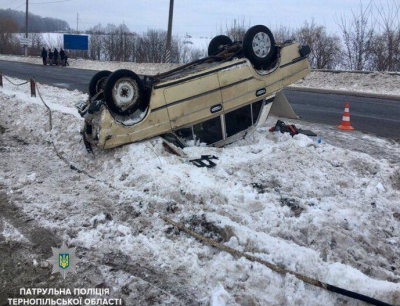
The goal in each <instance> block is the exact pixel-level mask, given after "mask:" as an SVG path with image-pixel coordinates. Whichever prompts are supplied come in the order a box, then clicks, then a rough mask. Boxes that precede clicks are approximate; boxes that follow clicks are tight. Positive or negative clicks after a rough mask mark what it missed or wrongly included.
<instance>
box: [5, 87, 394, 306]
mask: <svg viewBox="0 0 400 306" xmlns="http://www.w3.org/2000/svg"><path fill="white" fill-rule="evenodd" d="M14 81H15V82H18V80H14ZM39 86H40V88H42V93H43V94H44V99H45V101H46V102H47V103H48V104H49V105H50V107H51V108H52V109H53V110H54V113H53V124H54V129H53V132H52V133H50V132H49V131H48V129H49V125H48V117H47V113H46V108H45V107H44V106H43V105H42V104H41V103H40V100H39V99H38V98H31V97H30V96H29V88H28V86H23V87H14V86H12V85H11V84H9V83H8V82H7V81H6V80H5V86H4V88H0V109H1V112H0V137H1V143H0V155H1V159H0V204H1V206H2V210H1V211H2V214H1V215H0V217H1V219H0V220H1V221H0V222H1V223H0V258H2V254H3V258H2V260H3V261H4V262H6V264H5V266H7V265H8V266H11V267H12V270H11V271H12V272H13V273H11V272H10V271H9V270H7V269H6V271H8V272H10V276H9V277H7V275H8V274H7V273H3V277H0V303H2V302H3V301H2V299H5V298H6V297H8V296H10V295H13V294H15V292H16V290H17V287H18V286H19V287H22V286H25V287H33V285H32V284H34V287H58V286H62V285H65V283H66V281H63V280H62V278H61V277H60V275H59V274H57V275H54V276H52V277H50V272H51V269H50V267H48V266H47V265H46V263H45V262H44V260H45V259H47V258H48V257H49V256H47V255H48V254H47V253H46V250H43V251H40V250H38V249H37V248H36V247H35V246H36V245H40V246H42V249H47V252H48V251H49V248H50V246H55V245H54V243H56V241H57V242H59V241H65V242H66V243H67V244H68V245H69V246H76V247H77V254H78V256H79V257H80V258H81V260H82V263H81V264H79V265H78V267H79V275H72V276H71V275H68V278H67V281H68V282H67V284H68V285H70V286H72V287H94V286H100V287H107V288H111V289H112V291H113V296H115V297H120V298H123V299H124V301H125V303H126V305H153V304H157V303H160V304H162V305H197V304H199V305H209V304H211V305H324V306H327V305H362V303H357V302H356V301H354V300H352V299H349V298H345V297H341V296H339V295H337V294H333V293H329V292H327V291H324V290H322V289H319V288H316V287H312V286H310V285H306V284H304V283H303V282H302V281H300V280H297V279H296V278H294V277H292V276H286V277H285V276H282V275H279V274H277V273H275V272H272V271H271V270H269V269H268V268H266V267H264V266H262V265H260V264H257V263H251V262H249V261H248V260H246V259H244V258H236V257H234V256H232V255H230V254H228V253H225V252H222V251H219V250H217V249H215V248H212V247H209V246H206V245H204V244H202V243H201V242H199V241H197V240H196V239H194V238H192V237H190V236H188V235H186V234H184V233H181V232H179V231H178V230H176V229H174V228H173V227H171V226H170V225H168V224H166V223H165V222H164V221H162V220H161V219H160V218H159V216H158V214H162V215H166V216H168V217H169V218H171V219H173V220H175V221H179V222H183V223H184V224H186V225H187V226H188V227H190V228H192V229H193V230H195V231H197V232H199V233H201V234H203V235H206V236H208V237H212V238H214V239H216V240H218V241H220V242H221V243H223V244H226V245H228V246H231V247H233V248H235V249H238V250H240V251H244V252H247V253H249V254H252V255H254V256H257V257H259V258H262V259H264V260H267V261H270V262H272V263H275V264H278V265H281V266H284V267H286V268H288V269H291V270H293V271H297V272H299V273H303V274H305V275H308V276H310V277H313V278H317V279H319V280H321V281H324V282H328V283H330V284H332V285H335V286H339V287H343V288H346V289H348V290H354V291H356V292H359V293H362V294H365V295H368V296H372V297H374V298H376V299H380V300H383V301H385V302H388V303H391V304H396V305H399V304H400V284H399V282H400V252H399V248H400V236H399V233H400V207H399V202H400V166H399V162H400V160H399V156H400V144H399V143H396V142H394V141H390V140H385V139H379V138H375V137H372V136H368V135H364V134H361V133H358V132H354V133H348V132H343V131H339V130H337V129H334V128H331V127H327V126H324V125H316V124H308V123H306V122H302V121H292V123H295V124H296V126H298V127H301V128H305V129H311V130H314V131H316V132H317V133H319V134H320V135H322V137H323V138H322V143H320V144H318V143H317V142H314V141H313V140H311V139H309V138H308V137H306V136H302V135H297V136H295V137H294V138H292V137H290V136H289V135H286V134H276V133H269V132H268V128H269V127H270V126H272V125H273V124H274V122H275V121H276V118H270V119H269V120H268V121H267V124H266V125H265V126H263V127H261V128H258V129H257V130H256V131H255V132H254V133H252V134H250V135H248V136H247V137H246V138H245V139H243V140H240V141H238V142H236V143H234V144H232V145H230V146H228V147H226V148H219V149H217V148H207V147H202V148H197V147H193V148H186V149H184V153H185V155H186V157H178V156H176V155H173V154H170V153H168V152H167V151H165V149H164V147H163V146H162V141H161V139H160V138H154V139H151V140H148V141H143V142H140V143H136V144H131V145H126V146H123V147H121V148H116V149H112V150H108V151H95V157H94V158H93V157H91V156H89V155H88V154H87V153H86V152H85V149H84V146H83V144H82V142H81V140H80V134H79V131H80V128H81V125H82V119H81V118H80V117H79V116H78V114H77V113H76V111H75V109H74V108H73V105H74V104H75V103H76V102H78V101H79V100H82V99H85V98H86V96H85V95H84V94H82V93H80V92H78V91H73V92H71V91H67V90H63V89H59V88H52V87H48V86H45V85H39ZM60 97H61V99H60ZM51 139H53V140H54V142H55V145H56V147H57V149H58V150H59V152H60V153H61V154H62V155H63V156H64V157H65V158H66V159H67V160H68V161H69V162H71V163H72V164H74V165H75V166H76V167H78V168H80V169H83V170H86V171H88V172H90V173H91V174H92V175H93V176H95V177H96V179H97V180H94V179H91V178H89V177H87V176H86V175H85V174H83V173H79V172H76V171H73V170H72V169H70V167H68V166H67V165H66V164H65V163H64V162H63V161H62V160H60V159H59V158H58V157H57V155H56V154H55V153H54V151H53V148H52V146H51V145H50V140H51ZM202 154H211V155H216V156H218V157H219V160H218V161H217V164H218V165H217V167H215V168H213V169H200V168H196V167H195V166H193V165H192V164H190V163H189V162H188V160H189V159H193V158H198V157H200V155H202ZM148 208H153V209H155V211H156V212H157V213H156V214H151V213H150V212H149V210H148ZM16 216H17V217H16ZM21 220H23V221H21ZM32 233H36V234H35V235H33V234H32ZM38 233H39V234H38ZM38 236H40V237H41V239H38ZM51 237H56V238H54V241H52V240H51ZM44 241H47V242H44ZM8 253H9V254H10V255H8V257H7V256H5V255H4V254H8ZM11 253H12V254H13V255H12V256H11ZM46 256H47V257H46ZM21 263H23V264H22V265H21ZM3 269H5V268H4V264H3ZM9 269H11V268H9ZM14 271H18V273H15V272H14ZM3 272H4V270H3ZM4 275H5V276H4ZM15 275H18V276H19V277H16V276H15ZM1 292H5V293H2V294H3V295H2V294H1Z"/></svg>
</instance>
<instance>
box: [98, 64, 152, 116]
mask: <svg viewBox="0 0 400 306" xmlns="http://www.w3.org/2000/svg"><path fill="white" fill-rule="evenodd" d="M104 97H105V100H106V103H107V106H108V108H109V109H110V110H112V111H113V112H114V113H116V114H118V115H123V116H125V115H130V114H132V113H133V112H135V111H136V110H137V109H138V108H139V107H140V106H141V104H143V103H142V102H143V100H144V99H145V97H144V89H143V82H142V80H141V79H140V78H139V76H138V75H137V74H136V73H134V72H133V71H131V70H127V69H120V70H117V71H114V72H113V73H112V74H110V76H109V77H108V78H107V81H106V84H105V87H104Z"/></svg>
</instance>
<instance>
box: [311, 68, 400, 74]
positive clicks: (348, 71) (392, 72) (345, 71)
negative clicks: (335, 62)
mask: <svg viewBox="0 0 400 306" xmlns="http://www.w3.org/2000/svg"><path fill="white" fill-rule="evenodd" d="M311 71H312V72H331V73H358V74H372V73H386V74H390V75H400V72H396V71H364V70H332V69H311Z"/></svg>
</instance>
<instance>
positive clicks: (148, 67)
mask: <svg viewBox="0 0 400 306" xmlns="http://www.w3.org/2000/svg"><path fill="white" fill-rule="evenodd" d="M0 60H6V61H18V62H26V63H33V64H41V59H40V58H38V57H22V56H13V55H1V54H0ZM68 61H69V63H70V67H73V68H79V69H90V70H103V69H106V70H111V71H114V70H117V69H131V70H132V71H135V72H136V73H138V74H148V75H154V74H157V73H161V72H165V71H168V70H171V69H173V68H176V67H178V66H179V65H178V64H149V63H132V62H101V64H100V65H99V62H98V61H91V60H83V59H69V60H68ZM290 87H300V88H301V87H302V88H318V89H328V90H340V91H350V92H359V93H375V94H385V95H397V96H400V75H393V74H389V73H386V72H374V73H370V74H363V73H350V72H341V73H332V72H322V71H313V72H311V74H310V75H308V76H307V77H306V78H305V79H304V80H299V81H298V82H296V83H294V84H293V85H291V86H290Z"/></svg>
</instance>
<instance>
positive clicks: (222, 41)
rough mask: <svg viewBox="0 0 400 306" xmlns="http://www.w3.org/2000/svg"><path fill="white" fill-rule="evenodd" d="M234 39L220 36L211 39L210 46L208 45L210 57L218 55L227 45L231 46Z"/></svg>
mask: <svg viewBox="0 0 400 306" xmlns="http://www.w3.org/2000/svg"><path fill="white" fill-rule="evenodd" d="M231 44H232V39H230V38H229V37H228V36H225V35H218V36H215V37H214V38H213V39H211V41H210V44H209V45H208V56H212V55H216V54H218V53H219V52H220V51H221V50H222V47H223V46H225V45H231Z"/></svg>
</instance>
